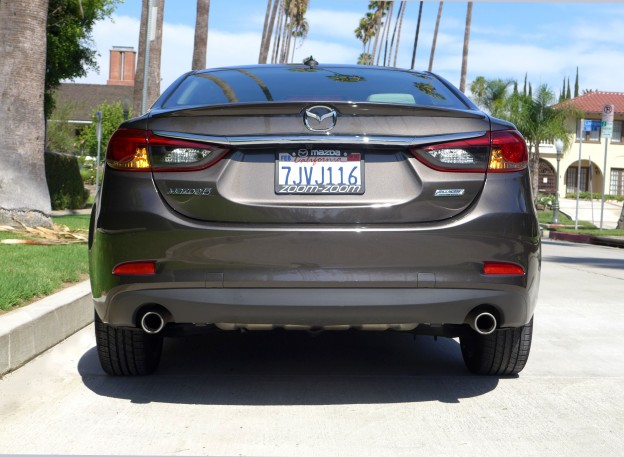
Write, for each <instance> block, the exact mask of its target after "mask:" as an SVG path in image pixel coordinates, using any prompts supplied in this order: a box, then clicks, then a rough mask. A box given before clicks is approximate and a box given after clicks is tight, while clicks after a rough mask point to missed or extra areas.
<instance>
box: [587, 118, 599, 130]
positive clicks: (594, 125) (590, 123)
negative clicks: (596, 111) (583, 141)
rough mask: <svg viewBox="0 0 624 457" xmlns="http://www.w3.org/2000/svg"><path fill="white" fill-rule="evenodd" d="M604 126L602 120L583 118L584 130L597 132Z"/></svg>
mask: <svg viewBox="0 0 624 457" xmlns="http://www.w3.org/2000/svg"><path fill="white" fill-rule="evenodd" d="M600 127H602V122H601V121H598V120H595V119H585V120H583V131H584V132H597V131H598V130H600Z"/></svg>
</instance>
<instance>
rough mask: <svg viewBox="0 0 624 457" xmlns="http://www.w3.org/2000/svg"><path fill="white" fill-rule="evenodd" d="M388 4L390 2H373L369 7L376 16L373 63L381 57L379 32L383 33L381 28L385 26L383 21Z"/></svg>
mask: <svg viewBox="0 0 624 457" xmlns="http://www.w3.org/2000/svg"><path fill="white" fill-rule="evenodd" d="M388 3H389V2H383V1H371V2H370V3H369V5H368V9H369V10H371V11H373V13H374V15H375V28H374V30H375V33H374V36H375V42H374V44H373V52H372V57H371V61H372V62H373V63H374V62H375V57H376V56H378V55H379V54H378V50H377V45H378V44H379V32H381V26H382V24H383V22H382V19H383V17H384V16H385V15H386V10H387V9H388V6H389V5H388ZM377 61H379V58H377Z"/></svg>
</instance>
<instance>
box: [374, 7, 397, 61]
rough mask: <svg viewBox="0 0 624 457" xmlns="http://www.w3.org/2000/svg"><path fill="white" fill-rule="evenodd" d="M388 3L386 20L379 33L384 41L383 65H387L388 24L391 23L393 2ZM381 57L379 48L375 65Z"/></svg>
mask: <svg viewBox="0 0 624 457" xmlns="http://www.w3.org/2000/svg"><path fill="white" fill-rule="evenodd" d="M388 3H389V4H390V6H389V10H388V20H387V21H386V22H385V24H384V28H383V32H382V34H381V41H382V42H383V43H384V58H383V65H384V67H385V66H386V65H387V60H386V58H387V56H388V35H389V34H390V24H391V23H392V13H393V11H394V2H388ZM380 57H381V49H380V51H379V55H378V57H377V65H379V58H380Z"/></svg>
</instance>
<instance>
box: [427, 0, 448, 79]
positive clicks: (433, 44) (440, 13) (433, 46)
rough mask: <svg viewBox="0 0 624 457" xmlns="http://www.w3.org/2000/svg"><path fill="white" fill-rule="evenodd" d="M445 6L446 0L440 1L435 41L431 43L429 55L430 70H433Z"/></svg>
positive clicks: (434, 33) (434, 35)
mask: <svg viewBox="0 0 624 457" xmlns="http://www.w3.org/2000/svg"><path fill="white" fill-rule="evenodd" d="M443 7H444V2H440V6H438V17H437V19H436V25H435V31H434V32H433V42H432V43H431V54H430V56H429V71H432V70H433V58H434V56H435V51H436V44H437V42H438V30H440V19H441V18H442V8H443Z"/></svg>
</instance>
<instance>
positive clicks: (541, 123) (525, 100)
mask: <svg viewBox="0 0 624 457" xmlns="http://www.w3.org/2000/svg"><path fill="white" fill-rule="evenodd" d="M529 88H531V85H530V84H529ZM554 101H555V94H554V92H552V91H551V90H550V89H549V88H548V86H546V85H545V84H542V85H540V86H538V88H537V91H536V94H535V97H534V98H533V97H531V96H528V95H527V96H523V95H519V96H517V97H514V96H512V97H509V99H508V100H507V110H506V113H505V115H504V116H502V117H503V118H505V119H507V120H509V121H511V122H513V123H514V124H515V125H516V127H517V128H518V130H519V131H520V132H521V133H522V135H523V136H524V138H525V140H526V141H527V145H528V147H529V152H530V156H529V164H530V165H529V166H530V168H531V181H532V187H533V195H537V188H538V182H539V160H540V150H539V145H540V143H543V142H545V141H554V140H556V139H561V140H562V141H563V143H564V150H565V149H567V148H568V147H569V145H570V137H569V135H568V132H567V129H566V125H565V123H566V119H567V118H568V117H569V116H570V114H574V113H575V112H574V110H573V109H572V108H565V107H564V108H561V107H558V108H557V109H555V108H554V107H553V105H554Z"/></svg>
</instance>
